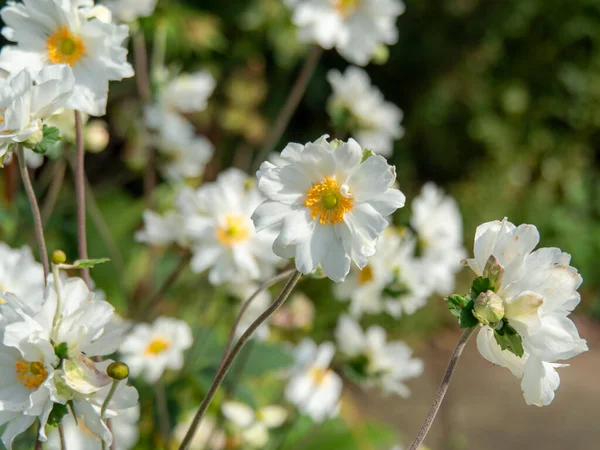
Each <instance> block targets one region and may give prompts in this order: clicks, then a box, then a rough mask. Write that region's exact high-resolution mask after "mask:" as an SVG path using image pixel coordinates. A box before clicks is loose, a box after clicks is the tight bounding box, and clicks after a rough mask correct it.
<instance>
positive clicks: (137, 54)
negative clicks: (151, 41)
mask: <svg viewBox="0 0 600 450" xmlns="http://www.w3.org/2000/svg"><path fill="white" fill-rule="evenodd" d="M133 59H134V64H135V81H136V84H137V90H138V95H139V96H140V99H141V100H142V102H143V103H148V102H149V101H150V97H151V95H152V91H151V89H150V78H149V76H148V70H149V69H148V52H147V51H146V39H145V36H144V31H143V30H142V29H141V28H139V27H138V29H137V30H136V32H135V33H134V35H133Z"/></svg>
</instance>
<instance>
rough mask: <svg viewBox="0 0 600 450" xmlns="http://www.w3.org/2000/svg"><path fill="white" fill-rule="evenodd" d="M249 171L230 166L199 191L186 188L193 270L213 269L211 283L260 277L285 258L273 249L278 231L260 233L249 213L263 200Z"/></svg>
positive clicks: (183, 205) (183, 206) (184, 210)
mask: <svg viewBox="0 0 600 450" xmlns="http://www.w3.org/2000/svg"><path fill="white" fill-rule="evenodd" d="M252 184H253V183H252V181H251V180H250V179H249V178H248V177H247V175H246V174H245V173H243V172H242V171H240V170H238V169H228V170H226V171H225V172H223V173H221V174H220V175H219V177H218V178H217V181H216V182H214V183H207V184H204V185H203V186H201V187H200V188H199V189H198V190H197V191H196V192H191V191H189V190H184V191H182V193H181V195H180V197H179V198H178V201H177V202H178V210H179V211H180V213H181V214H182V215H183V216H184V222H183V226H184V228H185V233H186V235H187V236H188V237H189V239H190V240H191V242H192V252H193V257H192V260H191V267H192V270H193V271H194V272H202V271H204V270H206V269H210V271H209V274H208V279H209V281H210V282H211V283H212V284H222V283H225V282H228V281H231V282H235V283H239V282H240V281H242V280H258V279H263V278H266V277H268V276H270V275H271V274H273V272H274V270H275V267H276V265H277V264H278V263H279V262H280V261H281V260H280V258H278V257H277V256H276V255H274V254H273V251H272V246H273V241H274V240H275V234H274V233H273V232H272V231H267V232H266V233H256V231H255V229H254V224H253V223H252V220H251V219H250V217H251V215H252V213H253V212H254V210H255V209H256V207H257V206H258V205H259V204H260V203H261V202H262V201H263V200H264V197H263V196H262V195H261V194H260V192H259V191H258V189H257V188H256V186H253V185H252Z"/></svg>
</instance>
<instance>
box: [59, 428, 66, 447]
mask: <svg viewBox="0 0 600 450" xmlns="http://www.w3.org/2000/svg"><path fill="white" fill-rule="evenodd" d="M58 437H59V440H60V450H66V448H67V447H66V446H65V442H66V441H65V430H64V428H63V425H62V423H61V424H59V425H58Z"/></svg>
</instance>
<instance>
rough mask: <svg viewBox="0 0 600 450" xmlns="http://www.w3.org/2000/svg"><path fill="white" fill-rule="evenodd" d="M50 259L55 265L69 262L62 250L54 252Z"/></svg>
mask: <svg viewBox="0 0 600 450" xmlns="http://www.w3.org/2000/svg"><path fill="white" fill-rule="evenodd" d="M50 259H51V260H52V263H53V264H63V263H64V262H66V261H67V255H66V254H65V252H63V251H62V250H54V251H53V252H52V256H50Z"/></svg>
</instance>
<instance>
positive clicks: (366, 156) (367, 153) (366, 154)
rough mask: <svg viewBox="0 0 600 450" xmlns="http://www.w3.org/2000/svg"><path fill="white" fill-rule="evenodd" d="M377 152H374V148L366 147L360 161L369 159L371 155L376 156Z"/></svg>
mask: <svg viewBox="0 0 600 450" xmlns="http://www.w3.org/2000/svg"><path fill="white" fill-rule="evenodd" d="M374 155H375V153H374V152H373V150H370V149H368V148H365V149H364V150H363V155H362V159H361V160H360V163H361V164H362V163H364V162H365V161H366V160H367V159H369V158H370V157H371V156H374Z"/></svg>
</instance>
